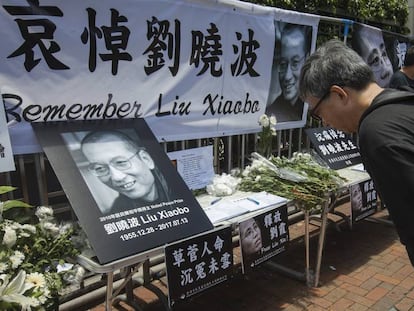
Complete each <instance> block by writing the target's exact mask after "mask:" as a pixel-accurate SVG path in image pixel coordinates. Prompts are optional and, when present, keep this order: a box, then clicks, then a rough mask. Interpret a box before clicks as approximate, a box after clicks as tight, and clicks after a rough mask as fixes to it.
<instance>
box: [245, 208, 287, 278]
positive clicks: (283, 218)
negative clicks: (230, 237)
mask: <svg viewBox="0 0 414 311" xmlns="http://www.w3.org/2000/svg"><path fill="white" fill-rule="evenodd" d="M239 231H240V233H239V234H240V246H241V251H242V252H241V253H242V271H243V273H248V272H249V271H251V270H252V269H254V267H255V266H257V265H259V264H261V263H262V262H265V261H266V260H268V259H270V258H272V257H273V256H276V255H277V254H280V253H282V252H283V251H285V250H286V245H287V243H288V242H289V230H288V216H287V205H286V204H285V205H282V206H280V207H278V208H275V209H272V210H270V211H267V212H265V213H263V214H260V215H258V216H255V217H253V218H249V219H247V220H245V221H242V222H240V223H239Z"/></svg>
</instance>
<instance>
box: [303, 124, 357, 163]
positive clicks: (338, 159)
mask: <svg viewBox="0 0 414 311" xmlns="http://www.w3.org/2000/svg"><path fill="white" fill-rule="evenodd" d="M305 132H306V134H307V135H308V137H309V139H310V141H311V143H312V145H313V148H314V149H315V150H316V152H317V153H318V154H319V155H320V156H321V158H322V159H323V160H324V161H325V162H326V164H327V165H328V166H329V167H330V168H331V169H334V170H337V169H341V168H344V167H348V166H351V165H355V164H358V163H361V155H360V153H359V149H358V147H357V145H356V143H355V142H354V141H353V140H352V138H351V136H350V135H348V134H345V133H344V132H342V131H340V130H337V129H333V128H331V127H319V128H309V129H306V130H305Z"/></svg>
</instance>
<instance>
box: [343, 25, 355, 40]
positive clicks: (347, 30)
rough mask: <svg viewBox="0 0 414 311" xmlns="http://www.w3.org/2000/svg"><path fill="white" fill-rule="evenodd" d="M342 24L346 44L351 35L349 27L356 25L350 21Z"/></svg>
mask: <svg viewBox="0 0 414 311" xmlns="http://www.w3.org/2000/svg"><path fill="white" fill-rule="evenodd" d="M342 22H343V23H344V43H346V39H347V38H348V34H349V26H352V25H353V24H354V21H352V20H350V19H343V20H342Z"/></svg>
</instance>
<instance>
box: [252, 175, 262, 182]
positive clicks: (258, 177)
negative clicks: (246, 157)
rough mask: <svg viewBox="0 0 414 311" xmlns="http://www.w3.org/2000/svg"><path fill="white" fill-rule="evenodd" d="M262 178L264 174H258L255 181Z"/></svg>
mask: <svg viewBox="0 0 414 311" xmlns="http://www.w3.org/2000/svg"><path fill="white" fill-rule="evenodd" d="M261 178H262V176H260V175H257V176H256V178H255V179H254V181H256V182H258V181H259V180H260V179H261Z"/></svg>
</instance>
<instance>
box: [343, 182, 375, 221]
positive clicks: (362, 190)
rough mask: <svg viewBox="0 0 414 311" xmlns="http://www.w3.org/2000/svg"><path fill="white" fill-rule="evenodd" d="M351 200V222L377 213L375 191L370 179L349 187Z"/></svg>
mask: <svg viewBox="0 0 414 311" xmlns="http://www.w3.org/2000/svg"><path fill="white" fill-rule="evenodd" d="M349 193H350V199H351V220H352V223H355V222H358V221H360V220H362V219H364V218H366V217H368V216H371V215H373V214H375V213H376V212H377V203H378V200H377V191H376V190H375V188H374V182H373V181H372V180H371V179H370V180H368V181H363V182H361V183H359V184H356V185H352V186H350V187H349Z"/></svg>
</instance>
